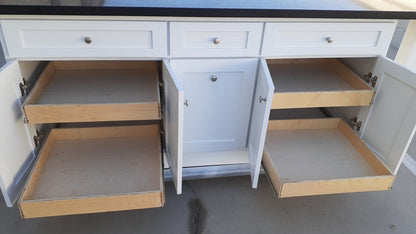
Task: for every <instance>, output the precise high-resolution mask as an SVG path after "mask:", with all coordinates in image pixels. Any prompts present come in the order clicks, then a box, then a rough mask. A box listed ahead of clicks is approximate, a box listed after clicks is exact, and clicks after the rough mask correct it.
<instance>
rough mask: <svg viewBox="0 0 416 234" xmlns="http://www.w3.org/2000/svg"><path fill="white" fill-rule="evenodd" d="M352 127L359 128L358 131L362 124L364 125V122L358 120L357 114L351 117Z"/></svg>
mask: <svg viewBox="0 0 416 234" xmlns="http://www.w3.org/2000/svg"><path fill="white" fill-rule="evenodd" d="M350 123H351V127H352V129H355V130H357V131H358V132H359V131H360V129H361V126H362V125H363V122H361V121H359V120H358V117H357V116H355V117H354V118H352V119H350Z"/></svg>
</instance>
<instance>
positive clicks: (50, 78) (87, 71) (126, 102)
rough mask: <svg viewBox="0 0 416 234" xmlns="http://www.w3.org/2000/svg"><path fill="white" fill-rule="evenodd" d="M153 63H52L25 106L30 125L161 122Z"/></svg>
mask: <svg viewBox="0 0 416 234" xmlns="http://www.w3.org/2000/svg"><path fill="white" fill-rule="evenodd" d="M159 103H160V102H159V89H158V78H157V70H156V64H155V62H129V61H121V62H120V61H101V62H95V61H77V62H67V61H60V62H50V63H49V64H48V65H47V66H46V68H45V69H44V71H43V72H42V73H41V75H40V77H39V78H38V80H37V82H36V83H35V85H34V87H33V88H32V90H31V92H30V93H29V95H28V97H27V98H26V100H25V102H24V104H23V105H24V107H23V108H24V111H25V115H26V119H27V121H28V123H31V124H32V123H64V122H93V121H124V120H150V119H160V107H159Z"/></svg>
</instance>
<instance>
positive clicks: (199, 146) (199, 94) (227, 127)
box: [171, 59, 258, 161]
mask: <svg viewBox="0 0 416 234" xmlns="http://www.w3.org/2000/svg"><path fill="white" fill-rule="evenodd" d="M171 65H172V68H173V69H174V70H175V72H176V74H177V75H178V77H180V78H179V79H181V81H182V84H183V88H184V95H185V96H184V98H185V102H186V103H187V105H186V106H185V108H184V153H185V160H186V161H187V158H186V157H187V156H188V153H201V152H214V151H217V152H218V151H232V150H241V149H245V148H246V144H247V136H248V135H247V133H248V126H249V122H250V107H251V105H252V94H253V91H254V82H255V77H256V71H257V65H258V59H216V60H213V59H201V60H179V59H177V60H171ZM191 157H192V156H191Z"/></svg>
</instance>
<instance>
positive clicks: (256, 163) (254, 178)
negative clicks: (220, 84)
mask: <svg viewBox="0 0 416 234" xmlns="http://www.w3.org/2000/svg"><path fill="white" fill-rule="evenodd" d="M273 92H274V85H273V80H272V78H271V76H270V72H269V69H268V68H267V63H266V60H264V59H263V58H261V59H260V61H259V69H258V73H257V81H256V90H255V92H254V103H253V111H252V116H251V124H250V131H249V132H250V133H249V134H250V135H249V139H248V148H249V151H250V155H249V161H250V175H251V182H252V186H253V188H257V182H258V180H259V173H260V165H261V158H262V155H263V148H264V141H265V139H266V133H267V123H268V121H269V115H270V108H271V105H272V99H273Z"/></svg>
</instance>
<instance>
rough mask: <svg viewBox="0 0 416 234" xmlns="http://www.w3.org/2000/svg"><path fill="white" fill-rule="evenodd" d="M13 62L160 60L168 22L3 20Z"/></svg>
mask: <svg viewBox="0 0 416 234" xmlns="http://www.w3.org/2000/svg"><path fill="white" fill-rule="evenodd" d="M1 27H2V29H3V32H4V36H5V41H6V44H7V49H8V53H9V56H11V57H13V58H38V59H39V58H43V59H48V60H49V59H56V58H65V59H68V58H74V59H77V60H78V59H79V58H96V57H100V58H112V59H114V58H145V57H151V58H160V57H164V56H166V54H167V23H166V22H137V21H136V22H134V21H65V20H64V21H63V20H56V21H49V20H3V21H1Z"/></svg>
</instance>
